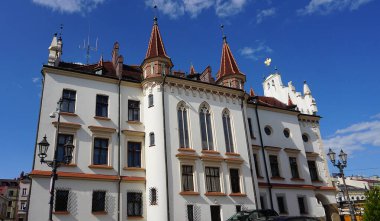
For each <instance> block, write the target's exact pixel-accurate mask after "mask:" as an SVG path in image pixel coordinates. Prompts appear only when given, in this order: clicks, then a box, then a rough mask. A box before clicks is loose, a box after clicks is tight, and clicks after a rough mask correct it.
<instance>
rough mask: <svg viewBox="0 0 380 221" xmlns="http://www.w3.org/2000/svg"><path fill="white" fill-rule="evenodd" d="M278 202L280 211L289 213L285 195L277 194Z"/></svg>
mask: <svg viewBox="0 0 380 221" xmlns="http://www.w3.org/2000/svg"><path fill="white" fill-rule="evenodd" d="M277 203H278V210H279V213H282V214H285V213H287V211H286V205H285V197H284V196H277Z"/></svg>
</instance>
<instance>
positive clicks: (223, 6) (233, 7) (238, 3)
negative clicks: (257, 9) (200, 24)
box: [215, 0, 248, 17]
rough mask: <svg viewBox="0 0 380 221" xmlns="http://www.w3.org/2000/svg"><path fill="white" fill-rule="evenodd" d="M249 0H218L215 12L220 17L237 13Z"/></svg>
mask: <svg viewBox="0 0 380 221" xmlns="http://www.w3.org/2000/svg"><path fill="white" fill-rule="evenodd" d="M247 2H248V1H247V0H217V1H216V5H215V12H216V14H217V15H218V16H219V17H228V16H231V15H236V14H238V13H239V12H241V11H242V10H243V7H244V6H245V5H246V3H247Z"/></svg>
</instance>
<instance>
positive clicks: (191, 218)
mask: <svg viewBox="0 0 380 221" xmlns="http://www.w3.org/2000/svg"><path fill="white" fill-rule="evenodd" d="M187 221H194V206H193V205H187Z"/></svg>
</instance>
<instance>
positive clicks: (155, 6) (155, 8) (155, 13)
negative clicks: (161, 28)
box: [153, 5, 158, 25]
mask: <svg viewBox="0 0 380 221" xmlns="http://www.w3.org/2000/svg"><path fill="white" fill-rule="evenodd" d="M153 9H154V18H153V21H154V24H155V25H157V20H158V19H157V5H154V7H153Z"/></svg>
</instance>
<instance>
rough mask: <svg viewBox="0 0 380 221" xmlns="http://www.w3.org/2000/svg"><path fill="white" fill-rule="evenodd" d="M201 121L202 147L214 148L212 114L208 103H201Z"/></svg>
mask: <svg viewBox="0 0 380 221" xmlns="http://www.w3.org/2000/svg"><path fill="white" fill-rule="evenodd" d="M199 122H200V125H201V136H202V149H203V150H214V142H213V137H212V127H211V116H210V110H209V107H208V105H207V104H201V107H200V109H199Z"/></svg>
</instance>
